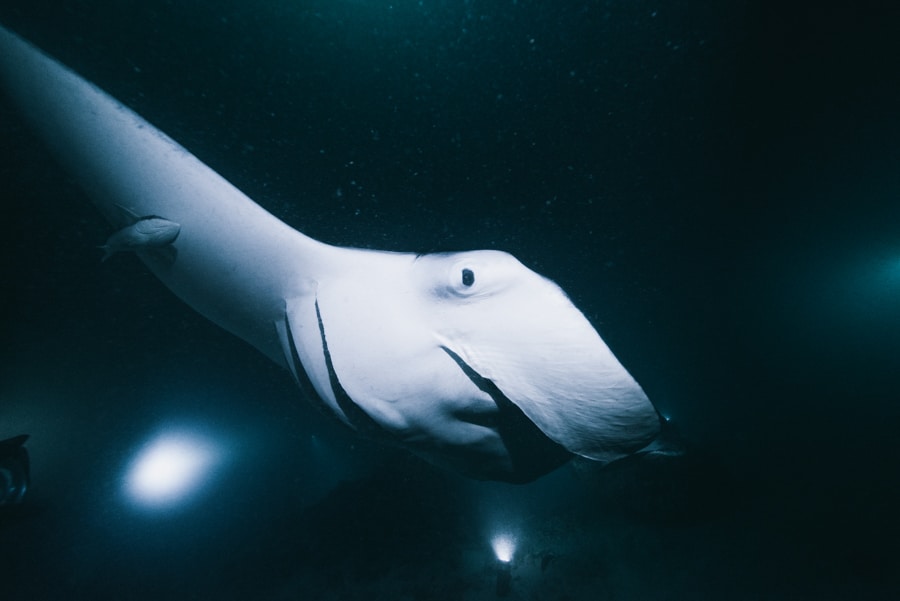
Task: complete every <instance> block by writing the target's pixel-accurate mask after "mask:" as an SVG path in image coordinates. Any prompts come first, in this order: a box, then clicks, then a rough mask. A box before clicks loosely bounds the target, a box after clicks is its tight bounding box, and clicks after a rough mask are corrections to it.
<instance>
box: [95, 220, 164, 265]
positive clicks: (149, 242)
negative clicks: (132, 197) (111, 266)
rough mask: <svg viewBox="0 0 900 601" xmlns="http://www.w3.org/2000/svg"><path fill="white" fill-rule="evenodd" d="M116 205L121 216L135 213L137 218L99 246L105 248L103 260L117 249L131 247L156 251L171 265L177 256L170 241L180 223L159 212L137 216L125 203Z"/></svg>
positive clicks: (137, 249)
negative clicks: (161, 215) (162, 215)
mask: <svg viewBox="0 0 900 601" xmlns="http://www.w3.org/2000/svg"><path fill="white" fill-rule="evenodd" d="M116 206H117V207H118V208H119V209H121V210H122V211H123V217H127V218H129V219H131V218H134V217H136V220H134V221H133V222H132V223H131V225H128V226H127V227H123V228H122V229H120V230H119V231H117V232H115V233H114V234H112V235H111V236H110V237H109V238H108V239H107V240H106V244H104V245H103V246H101V247H100V248H101V249H103V251H104V252H105V254H104V255H103V259H102V260H103V261H106V260H107V259H108V258H109V257H111V256H112V255H114V254H116V253H117V252H125V251H132V252H141V253H147V254H148V255H149V256H154V255H159V259H160V260H161V261H163V262H164V264H167V265H171V264H172V263H173V262H174V261H175V258H176V256H177V252H175V247H173V246H172V243H173V242H175V240H176V239H177V238H178V234H179V233H181V225H179V224H177V223H175V222H174V221H169V220H168V219H164V218H162V217H159V216H158V215H148V216H146V217H137V216H135V215H134V213H132V212H131V211H129V210H128V209H126V208H125V207H122V206H121V205H116Z"/></svg>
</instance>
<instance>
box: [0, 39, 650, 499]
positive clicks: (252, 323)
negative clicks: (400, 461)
mask: <svg viewBox="0 0 900 601" xmlns="http://www.w3.org/2000/svg"><path fill="white" fill-rule="evenodd" d="M0 82H2V86H3V88H4V89H5V91H6V93H7V94H8V95H9V97H10V98H11V99H12V100H13V101H14V102H15V103H16V105H17V106H18V107H19V108H20V109H21V111H22V112H23V113H24V114H25V115H26V116H27V117H28V118H29V120H30V122H31V123H32V125H33V126H34V127H35V129H36V130H37V131H38V132H39V133H40V135H41V136H42V137H43V139H44V140H45V141H46V142H47V143H48V144H49V145H50V146H51V147H52V148H53V150H54V152H55V153H56V155H57V156H58V158H59V160H60V161H61V162H62V163H63V164H64V166H65V167H66V168H67V169H68V170H69V171H70V172H71V173H72V174H73V175H74V176H75V177H76V178H78V180H79V182H80V183H81V185H82V186H83V187H84V188H85V190H86V191H87V193H88V195H89V196H90V198H91V199H92V201H93V202H94V204H95V205H96V207H97V208H98V209H99V210H100V212H101V213H103V215H104V216H105V217H106V218H107V219H108V220H109V221H110V222H111V223H112V224H113V226H114V227H115V228H116V230H118V231H117V233H116V234H114V236H113V237H111V238H110V241H109V242H108V243H107V247H106V248H107V251H108V252H110V249H111V250H112V252H115V251H116V250H122V249H125V250H134V251H136V252H137V255H138V256H139V257H140V258H141V260H142V261H143V262H144V263H145V264H146V265H147V267H148V268H149V269H150V270H151V271H152V272H153V273H154V274H155V275H156V276H157V277H158V278H159V279H160V280H162V282H163V283H164V284H165V285H166V286H168V287H169V288H170V289H171V290H172V291H173V292H174V293H175V294H176V295H178V297H180V298H181V299H182V300H183V301H184V302H186V303H187V304H188V305H190V306H191V307H193V308H194V309H195V310H197V311H198V312H200V313H201V314H202V315H204V316H205V317H207V318H208V319H210V320H212V321H213V322H215V323H217V324H218V325H220V326H221V327H223V328H225V329H226V330H228V331H229V332H232V333H234V334H235V335H237V336H239V337H241V338H243V339H244V340H246V341H247V342H249V343H250V344H252V345H253V346H255V347H256V348H258V349H259V350H260V351H262V352H263V353H265V354H266V355H267V356H268V357H270V358H271V359H272V360H273V361H275V362H276V363H278V364H280V365H282V366H284V367H285V368H287V369H288V370H290V372H291V373H292V374H293V376H294V378H295V379H296V380H297V381H298V383H300V384H301V386H302V387H304V388H306V389H307V390H308V391H309V394H310V396H314V397H316V398H317V401H318V402H319V404H320V405H322V406H323V407H324V408H325V409H326V410H327V411H328V412H330V413H332V414H333V415H335V416H336V417H337V418H338V419H340V420H341V421H343V422H344V423H346V424H347V425H348V426H350V427H351V428H354V429H356V430H358V431H359V432H360V433H362V434H364V435H366V436H370V437H373V438H376V439H382V440H386V441H392V442H394V443H398V444H400V445H402V446H403V447H406V448H408V449H410V450H411V451H413V452H415V453H417V454H419V455H421V456H423V457H425V458H427V459H428V460H430V461H432V462H434V463H437V464H440V465H443V466H447V467H450V468H452V469H455V470H457V471H459V472H461V473H463V474H466V475H468V476H472V477H475V478H483V479H497V480H506V481H514V482H523V481H528V480H531V479H533V478H536V477H538V476H540V475H542V474H544V473H546V472H548V471H550V470H552V469H554V468H555V467H557V466H558V465H560V464H561V463H563V462H564V461H565V460H566V459H567V458H568V457H570V456H571V454H575V455H581V456H583V457H587V458H590V459H594V460H597V461H601V462H610V461H614V460H616V459H620V458H622V457H625V456H628V455H630V454H633V453H635V452H638V451H640V450H641V449H642V448H644V447H646V446H647V445H648V444H649V443H651V442H652V441H653V439H654V438H655V437H656V436H657V434H658V433H659V430H660V423H659V419H658V416H657V412H656V410H655V409H654V407H653V405H652V404H651V403H650V401H649V400H648V399H647V396H646V395H645V394H644V391H643V390H642V389H641V387H640V386H639V385H638V384H637V382H635V380H634V379H633V378H632V377H631V375H630V374H629V373H628V372H627V371H626V370H625V368H624V367H623V366H622V365H621V364H620V363H619V361H618V360H617V359H616V357H615V356H614V355H613V354H612V352H611V351H610V350H609V348H608V347H607V345H606V344H605V343H604V342H603V340H602V339H601V338H600V336H599V334H598V333H597V332H596V330H595V329H594V328H593V327H592V326H591V324H590V323H589V322H588V320H587V319H586V318H585V316H584V315H583V314H582V313H581V312H580V311H579V310H578V309H577V308H576V307H575V306H574V305H573V304H572V303H571V301H570V300H569V299H568V297H567V296H566V295H565V293H564V292H563V291H562V290H561V289H560V288H559V287H558V286H557V285H556V284H554V283H553V282H551V281H550V280H548V279H546V278H544V277H542V276H540V275H538V274H537V273H535V272H533V271H531V270H530V269H528V268H527V267H525V266H524V265H522V264H521V263H520V262H519V261H518V260H516V259H515V258H514V257H512V256H511V255H509V254H506V253H502V252H498V251H473V252H460V253H450V254H433V255H424V256H423V255H416V254H411V253H409V254H407V253H393V252H376V251H370V250H360V249H353V248H339V247H335V246H330V245H327V244H323V243H321V242H318V241H316V240H313V239H312V238H309V237H307V236H305V235H303V234H301V233H300V232H298V231H296V230H294V229H292V228H290V227H288V226H287V225H285V224H284V223H282V222H281V221H279V220H278V219H276V218H275V217H273V216H272V215H271V214H269V213H268V212H266V211H265V210H263V209H262V208H261V207H259V206H258V205H257V204H256V203H254V202H253V201H251V200H250V199H249V198H247V197H246V196H245V195H244V194H242V193H241V192H240V191H239V190H237V189H236V188H235V187H234V186H232V185H231V184H229V183H228V182H227V181H225V180H224V179H223V178H222V177H221V176H219V175H218V174H217V173H215V172H214V171H213V170H212V169H210V168H209V167H207V166H206V165H204V164H203V163H202V162H200V161H199V160H198V159H197V158H196V157H194V156H193V155H192V154H190V153H189V152H188V151H187V150H185V149H184V148H182V147H181V146H180V145H179V144H177V143H176V142H175V141H173V140H172V139H171V138H169V137H168V136H166V135H165V134H163V133H162V132H160V131H159V130H157V129H156V128H154V127H153V126H152V125H150V124H149V123H147V122H146V121H144V120H143V119H142V118H141V117H139V116H138V115H136V114H135V113H134V112H132V111H131V110H130V109H128V108H127V107H125V106H123V105H122V104H120V103H119V102H117V101H116V100H115V99H113V98H111V97H110V96H108V95H107V94H105V93H104V92H103V91H101V90H100V89H98V88H97V87H95V86H94V85H92V84H91V83H89V82H87V81H85V80H84V79H82V78H81V77H79V76H78V75H76V74H75V73H73V72H72V71H70V70H68V69H67V68H65V67H64V66H62V65H60V64H59V63H57V62H56V61H54V60H53V59H51V58H49V57H47V56H46V55H44V54H43V53H41V52H40V51H39V50H37V49H36V48H34V47H33V46H31V45H30V44H28V43H27V42H25V41H23V40H22V39H21V38H19V37H17V36H16V35H14V34H12V33H10V32H9V31H7V30H5V29H3V28H0ZM126 215H130V216H131V217H125V216H126Z"/></svg>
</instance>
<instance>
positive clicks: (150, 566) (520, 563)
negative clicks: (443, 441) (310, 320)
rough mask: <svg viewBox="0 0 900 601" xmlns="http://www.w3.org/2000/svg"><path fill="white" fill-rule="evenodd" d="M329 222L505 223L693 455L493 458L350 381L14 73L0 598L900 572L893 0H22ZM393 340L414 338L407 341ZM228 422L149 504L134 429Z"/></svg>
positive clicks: (628, 583)
mask: <svg viewBox="0 0 900 601" xmlns="http://www.w3.org/2000/svg"><path fill="white" fill-rule="evenodd" d="M0 23H2V24H3V25H4V26H5V27H8V28H10V29H12V30H13V31H15V32H17V33H18V34H19V35H21V36H23V37H24V38H26V39H28V40H30V41H31V42H32V43H34V44H35V45H37V46H38V47H40V48H42V49H43V50H44V51H46V52H47V53H49V54H51V55H52V56H54V57H55V58H57V59H58V60H60V61H61V62H63V63H64V64H66V65H67V66H69V67H71V68H72V69H73V70H74V71H76V72H77V73H79V74H80V75H82V76H84V77H85V78H87V79H89V80H90V81H92V82H94V83H96V84H97V85H99V86H100V87H101V88H103V89H104V90H106V91H108V92H109V93H110V94H112V95H113V96H114V97H116V98H118V99H119V100H121V101H122V102H123V103H125V104H126V105H128V106H130V107H131V108H133V109H134V110H135V111H137V112H138V113H140V114H141V115H142V116H144V117H145V118H146V119H147V120H149V121H150V122H151V123H153V124H154V125H156V126H157V127H159V128H160V129H161V130H163V131H164V132H166V133H167V134H169V135H170V136H171V137H172V138H174V139H175V140H177V141H178V142H180V143H181V144H183V145H184V146H185V147H186V148H188V149H189V150H190V151H191V152H193V153H194V154H196V155H197V157H199V158H200V159H201V160H202V161H204V162H205V163H207V164H208V165H210V166H211V167H212V168H214V169H215V170H216V171H218V172H219V173H220V174H222V175H223V176H224V177H225V178H226V179H228V180H229V181H230V182H232V183H233V184H234V185H236V186H237V187H238V188H240V189H241V190H242V191H243V192H244V193H246V194H247V195H248V196H249V197H251V198H252V199H254V200H255V201H256V202H258V203H259V204H260V205H262V206H263V207H265V208H266V209H267V210H269V211H270V212H272V213H273V214H275V215H276V216H278V217H279V218H281V219H282V220H284V221H285V222H287V223H288V224H290V225H291V226H293V227H295V228H297V229H299V230H300V231H302V232H304V233H305V234H308V235H309V236H312V237H313V238H316V239H318V240H322V241H324V242H328V243H330V244H336V245H343V246H355V247H362V248H372V249H383V250H398V251H400V250H402V251H413V252H419V253H425V252H438V251H454V250H469V249H502V250H505V251H508V252H511V253H512V254H514V255H515V256H516V257H518V258H519V259H520V260H521V261H522V262H523V263H525V264H526V265H528V266H529V267H531V268H532V269H534V270H535V271H537V272H539V273H541V274H543V275H546V276H547V277H549V278H551V279H553V280H554V281H556V282H557V283H558V284H560V286H562V288H563V289H564V290H566V292H567V293H568V294H569V296H570V297H571V298H572V300H573V301H574V303H575V304H576V305H577V306H578V307H579V308H580V309H581V310H582V311H583V312H584V313H585V315H587V317H588V318H589V319H590V320H591V322H592V323H593V324H594V325H595V327H596V328H597V329H598V331H599V332H600V333H601V334H602V336H603V338H604V339H605V340H606V342H607V343H608V344H609V346H610V347H611V348H612V350H613V351H614V352H615V353H616V355H617V356H618V358H619V359H620V360H621V361H622V363H623V364H624V365H625V367H626V368H627V369H628V370H629V371H630V372H631V373H632V374H633V375H634V377H635V378H636V379H637V380H638V382H640V383H641V385H642V386H643V388H644V390H645V391H646V392H647V394H648V396H649V397H650V399H651V400H652V401H653V402H654V403H655V405H656V407H657V408H658V409H659V410H660V411H662V412H663V413H665V414H666V415H667V416H671V418H672V419H673V421H674V423H676V424H677V426H678V428H679V431H680V434H681V435H682V437H683V439H684V441H685V445H686V446H687V448H688V449H689V453H688V456H687V457H685V458H683V459H681V460H678V461H676V460H671V461H659V462H633V463H628V464H626V465H622V466H618V467H616V468H612V469H607V470H596V469H594V468H593V467H592V466H591V465H589V464H587V463H586V462H582V461H576V462H574V463H573V464H570V465H565V466H563V467H561V468H559V469H557V470H556V471H554V472H553V473H552V474H550V475H548V476H545V477H543V478H541V479H539V480H538V481H536V482H534V483H532V484H527V485H509V484H499V483H485V482H477V481H472V480H467V479H465V478H462V477H460V476H458V475H456V474H454V473H451V472H448V471H445V470H443V469H440V468H437V467H433V466H431V465H429V464H428V463H426V462H424V461H422V460H420V459H418V458H416V457H415V456H413V455H410V454H408V453H406V452H403V451H400V450H396V449H392V448H388V447H384V446H381V445H378V444H375V443H372V442H368V441H366V440H365V439H362V438H360V437H358V436H356V435H354V434H353V433H352V432H350V431H349V430H345V429H343V428H341V427H339V426H338V425H337V424H336V423H335V422H334V421H333V420H331V419H328V418H327V417H326V416H324V415H322V414H320V413H319V412H318V411H317V410H316V409H315V408H314V407H313V406H312V404H311V403H309V402H308V399H305V398H304V397H303V395H302V394H301V392H300V391H299V389H298V388H297V386H296V385H295V383H294V382H293V380H292V379H291V377H290V376H289V374H288V373H287V372H286V371H284V370H282V369H281V368H279V367H278V366H276V365H274V364H273V363H271V362H270V361H269V360H268V359H266V358H265V357H264V356H263V355H262V354H260V353H259V352H257V351H256V350H255V349H253V348H252V347H251V346H249V345H247V344H245V343H244V342H242V341H240V340H239V339H237V338H235V337H233V336H231V335H230V334H228V333H226V332H224V331H223V330H220V329H219V328H217V327H216V326H215V325H213V324H212V323H210V322H207V321H206V320H204V319H203V318H202V317H200V316H199V315H197V314H196V313H194V312H193V311H192V310H191V309H190V308H189V307H187V306H186V305H184V304H183V303H181V302H180V301H179V300H178V299H177V298H175V297H174V296H173V295H172V294H171V293H170V292H169V291H168V290H167V289H166V288H165V287H164V286H162V285H161V284H160V283H159V282H158V281H157V280H156V279H155V278H154V277H153V276H152V275H151V274H150V272H149V271H148V270H147V269H146V268H145V267H144V266H143V264H141V263H140V262H139V261H138V260H137V259H136V258H135V257H134V256H130V255H128V254H121V255H117V256H114V257H113V258H111V259H110V260H108V261H105V262H102V263H101V261H100V259H101V257H102V252H101V251H100V250H98V248H97V247H98V246H99V245H101V244H103V242H104V241H105V240H106V238H107V237H108V236H109V235H110V233H111V230H110V228H109V226H108V225H107V223H106V222H105V221H104V220H103V219H102V218H101V216H100V215H99V214H98V213H97V212H96V210H95V209H94V208H93V207H92V206H91V203H90V201H89V200H88V198H87V196H86V195H85V194H84V193H83V192H82V191H81V189H80V188H79V187H78V186H77V185H76V183H75V182H74V180H73V179H72V177H71V176H70V175H68V174H66V173H65V172H64V171H63V170H62V169H61V168H60V167H59V166H58V165H57V163H56V161H55V160H54V159H53V157H52V156H51V154H50V153H49V151H48V150H46V149H45V147H44V145H43V144H42V143H41V141H40V140H39V139H38V137H37V136H36V135H35V134H33V133H32V131H31V129H30V128H29V126H28V125H27V123H26V122H25V120H24V119H23V118H22V116H21V115H20V114H19V112H18V111H17V110H16V109H15V108H14V107H13V106H12V104H11V103H10V102H8V101H7V99H6V98H5V97H2V96H0V195H2V216H3V234H2V236H0V244H2V251H0V261H2V263H0V270H2V272H0V273H2V278H3V281H4V284H3V292H2V294H0V341H2V344H0V353H2V356H0V439H3V438H8V437H11V436H14V435H18V434H30V436H31V437H30V439H29V440H28V442H27V444H26V447H27V449H28V450H29V453H30V456H31V472H32V486H31V488H30V490H29V491H28V493H27V495H26V497H25V499H24V502H23V504H22V505H20V506H17V507H13V508H0V599H3V600H4V601H7V600H9V601H12V600H14V599H51V598H53V599H92V600H94V599H145V598H146V599H151V598H153V599H158V598H178V599H217V600H227V599H323V600H332V599H333V600H348V601H349V600H368V599H385V600H398V601H407V600H409V601H413V600H414V601H432V600H434V601H456V600H467V601H468V600H471V601H476V600H482V599H492V598H495V597H496V593H497V590H496V586H495V585H496V573H495V572H496V569H497V567H496V563H495V562H496V560H495V558H494V554H493V552H492V550H491V540H492V538H494V537H495V536H497V535H498V534H500V533H505V534H508V535H509V536H511V537H512V538H513V539H514V540H515V542H516V550H515V555H514V558H513V562H512V564H511V568H510V570H511V581H510V590H509V592H508V598H511V599H527V600H531V601H538V600H540V601H551V600H552V601H563V600H566V601H582V600H612V599H615V600H623V599H627V600H631V599H648V600H657V599H659V600H662V599H671V600H682V599H697V600H700V599H712V600H721V599H748V600H749V599H766V600H769V599H772V600H788V599H790V600H805V599H808V600H822V599H861V600H865V599H871V600H883V599H892V598H893V599H895V598H900V545H898V542H897V541H898V540H900V518H898V512H897V508H898V507H900V448H898V447H900V437H898V425H900V37H898V35H897V32H898V31H900V8H897V7H895V6H894V4H893V3H889V2H876V1H874V0H863V1H861V2H843V3H841V2H825V3H813V2H790V1H788V2H774V1H771V2H762V1H759V2H753V1H750V0H741V1H734V2H713V1H688V0H674V1H670V2H648V1H645V0H637V1H632V2H626V1H602V2H601V1H593V2H580V1H571V2H551V1H543V2H539V1H534V0H502V1H501V0H498V1H474V0H452V1H451V0H419V1H411V0H410V1H407V0H393V1H388V0H299V1H293V2H289V1H287V0H277V1H275V0H272V1H267V2H263V1H254V2H251V1H249V0H224V1H219V2H210V1H202V2H201V1H198V0H185V1H174V0H167V1H159V0H147V1H144V2H132V1H128V0H119V1H116V2H112V1H109V0H105V1H104V0H63V1H58V0H57V1H49V0H29V1H27V2H26V1H22V0H3V1H2V3H0ZM402 369H403V366H398V370H401V371H402ZM172 432H175V433H188V434H187V435H189V436H194V437H195V438H198V439H200V440H202V441H205V442H204V444H207V445H210V448H213V447H214V448H215V449H217V450H218V451H219V454H218V455H217V457H218V458H219V459H218V460H217V461H216V462H215V469H213V470H211V471H210V472H209V474H208V478H207V481H206V482H205V483H204V484H205V486H203V487H201V488H200V489H199V490H197V491H196V492H195V494H194V495H193V496H191V497H190V498H188V499H187V500H186V501H185V502H184V503H181V504H178V505H175V506H169V507H167V508H166V509H165V510H159V511H154V510H152V509H147V508H145V507H141V506H138V505H137V504H135V503H134V502H133V500H132V499H131V498H130V497H129V495H128V494H127V490H126V489H127V483H128V478H129V470H130V469H131V466H133V465H134V463H135V461H136V457H138V456H139V454H140V452H141V451H142V449H146V448H148V446H149V445H151V444H152V441H154V440H156V438H157V437H159V436H161V435H165V434H166V433H169V434H171V433H172Z"/></svg>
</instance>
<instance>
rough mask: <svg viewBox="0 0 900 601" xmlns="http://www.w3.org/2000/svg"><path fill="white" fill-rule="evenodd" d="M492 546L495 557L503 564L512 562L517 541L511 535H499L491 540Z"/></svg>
mask: <svg viewBox="0 0 900 601" xmlns="http://www.w3.org/2000/svg"><path fill="white" fill-rule="evenodd" d="M491 546H492V547H493V548H494V555H496V556H497V559H499V560H500V561H502V562H503V563H509V562H510V561H512V557H513V553H515V551H516V540H515V539H514V538H513V537H512V536H511V535H509V534H497V535H495V536H494V538H492V539H491Z"/></svg>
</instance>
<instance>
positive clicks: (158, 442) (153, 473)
mask: <svg viewBox="0 0 900 601" xmlns="http://www.w3.org/2000/svg"><path fill="white" fill-rule="evenodd" d="M220 459H221V452H220V451H219V450H218V449H217V448H216V446H215V445H213V444H212V443H211V442H210V441H209V440H207V439H205V438H203V437H201V436H198V435H194V434H187V433H172V432H167V433H164V434H161V435H159V436H158V437H156V438H155V439H153V440H152V441H151V442H150V443H148V444H147V445H146V446H145V447H144V448H143V449H142V450H141V451H140V453H139V454H138V456H137V458H136V459H135V460H134V462H133V463H132V464H131V467H130V468H129V470H128V474H127V476H126V482H125V486H126V491H127V493H128V495H129V496H130V497H131V499H132V500H133V501H135V503H137V504H138V505H141V506H144V507H150V508H163V507H171V506H173V505H175V504H177V503H179V502H182V501H184V500H185V499H186V498H187V497H188V496H189V495H190V494H192V493H194V492H196V491H197V490H198V489H199V488H200V487H201V486H202V485H203V484H204V483H205V482H206V481H207V480H208V477H209V475H210V472H211V470H212V468H214V467H215V466H216V464H217V463H218V462H219V460H220Z"/></svg>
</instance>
